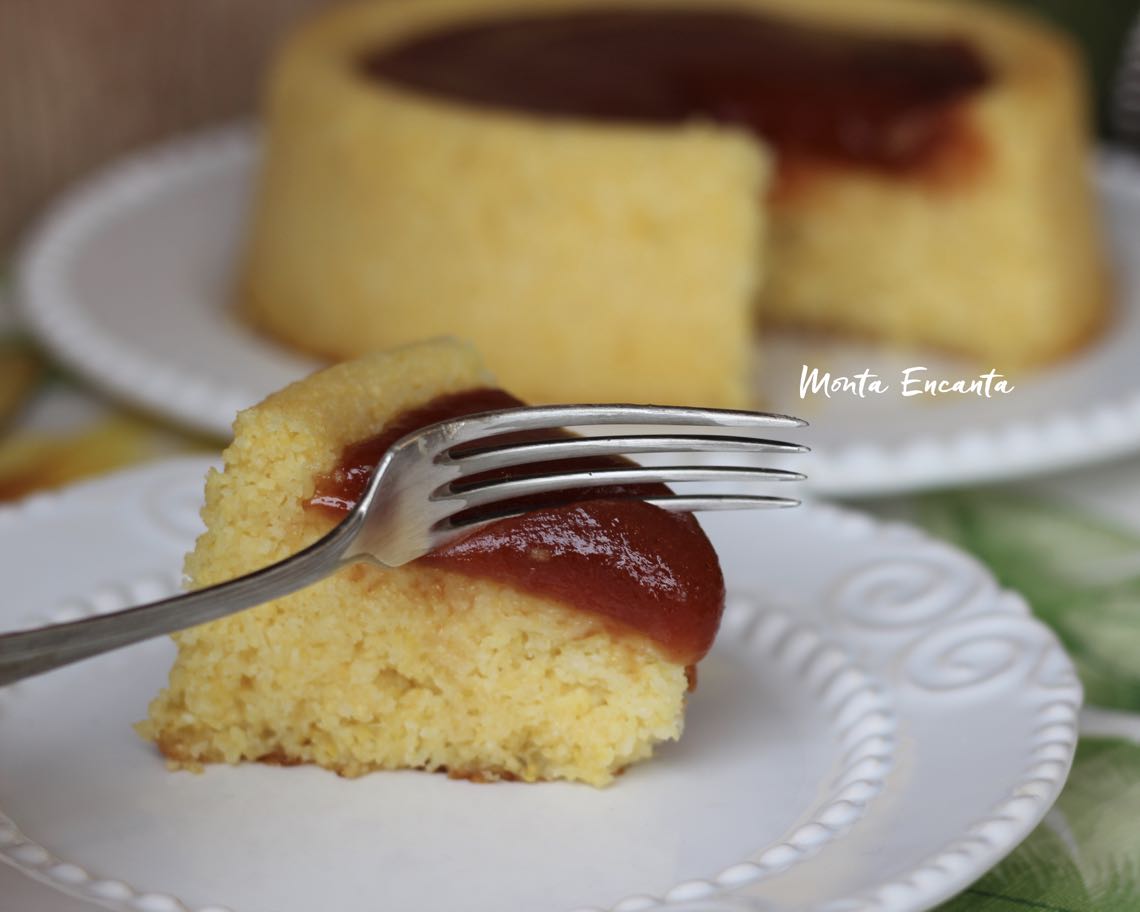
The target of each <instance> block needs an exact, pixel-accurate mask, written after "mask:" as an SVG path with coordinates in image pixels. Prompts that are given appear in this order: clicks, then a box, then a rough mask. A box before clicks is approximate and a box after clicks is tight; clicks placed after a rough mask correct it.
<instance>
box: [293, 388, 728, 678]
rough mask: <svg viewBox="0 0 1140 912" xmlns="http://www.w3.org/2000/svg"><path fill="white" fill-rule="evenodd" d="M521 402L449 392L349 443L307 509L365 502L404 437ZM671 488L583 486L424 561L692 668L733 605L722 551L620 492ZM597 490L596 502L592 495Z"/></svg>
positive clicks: (540, 468) (692, 526)
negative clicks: (548, 604) (727, 605)
mask: <svg viewBox="0 0 1140 912" xmlns="http://www.w3.org/2000/svg"><path fill="white" fill-rule="evenodd" d="M522 404H523V403H522V402H520V401H519V400H518V399H516V398H514V397H513V396H511V395H510V394H508V393H505V392H503V391H502V390H497V389H477V390H468V391H465V392H462V393H455V394H450V395H445V396H440V397H438V398H436V399H433V400H432V401H430V402H428V403H427V404H426V405H423V406H421V407H419V408H415V409H412V410H410V411H407V412H405V413H403V414H402V415H399V416H397V417H396V418H395V419H393V420H392V421H390V422H389V423H388V424H387V425H386V426H385V427H384V429H383V430H382V431H381V432H380V433H379V434H377V435H376V436H374V437H370V438H368V439H366V440H361V441H358V442H356V443H353V444H350V445H349V446H347V447H346V448H345V449H344V452H343V453H342V455H341V459H340V462H339V463H338V465H337V466H336V467H335V468H334V469H333V470H332V471H331V472H329V473H328V474H326V475H321V476H319V477H318V478H317V483H316V491H315V493H314V496H313V498H312V499H311V500H310V501H309V502H308V506H309V507H310V508H311V509H315V510H321V511H323V512H325V513H328V514H330V515H333V516H334V517H339V516H342V515H344V514H345V513H347V512H348V511H349V510H350V509H351V508H352V507H353V506H354V505H355V504H356V502H357V501H358V500H359V498H360V497H361V495H362V494H363V493H364V490H365V488H366V487H367V485H368V482H369V481H370V480H371V478H372V473H373V471H374V470H375V467H376V464H377V463H378V462H379V461H380V459H381V458H382V457H383V455H384V453H385V452H387V450H388V449H389V448H390V447H391V446H392V444H394V443H395V442H396V441H397V440H398V439H399V438H400V437H402V436H404V435H405V434H408V433H410V432H412V431H414V430H417V429H419V428H421V427H424V426H425V425H428V424H432V423H434V422H436V421H444V420H446V419H448V418H458V417H462V416H463V415H471V414H474V413H476V412H483V411H489V410H492V409H502V408H512V407H515V406H519V405H522ZM539 436H546V437H549V436H550V435H549V433H546V434H541V433H539V434H536V433H534V432H529V433H527V432H524V433H520V434H512V435H509V438H508V437H507V436H506V435H504V436H501V437H496V438H494V441H497V442H498V441H503V442H505V440H507V439H509V440H511V441H518V442H522V441H525V440H533V439H538V437H539ZM486 442H487V441H480V443H481V444H485V443H486ZM618 463H620V460H616V459H613V458H605V457H601V458H597V457H595V458H590V459H573V460H568V459H567V460H558V461H551V462H545V463H540V464H536V465H534V466H523V467H521V468H519V469H511V470H509V474H510V475H512V476H517V475H526V474H534V473H535V472H546V471H551V470H572V469H581V468H590V467H593V468H596V467H598V466H602V465H614V464H618ZM505 474H506V473H505V472H497V473H487V476H480V477H490V476H495V475H505ZM667 491H668V489H667V488H666V487H664V486H663V485H627V486H623V487H607V488H604V489H578V490H576V491H574V492H573V493H574V497H575V498H581V499H578V500H575V501H574V502H573V503H569V504H565V505H560V506H544V507H541V508H539V509H535V510H532V511H531V512H529V513H525V514H523V515H522V516H515V517H510V518H507V519H501V520H497V521H495V522H493V523H491V524H489V525H487V526H484V527H482V528H480V529H477V530H476V531H474V532H472V533H470V534H468V535H466V536H464V537H462V538H459V539H457V540H456V541H454V542H451V543H450V544H448V545H446V546H445V547H443V548H440V549H438V550H436V551H433V552H432V553H430V554H427V555H425V556H424V557H421V558H419V559H418V561H417V563H420V564H426V565H428V566H433V567H439V568H441V569H445V570H450V571H453V572H456V573H463V574H466V575H468V576H474V577H481V578H487V579H493V580H498V581H501V582H505V583H508V584H510V585H512V586H514V587H516V588H518V589H521V590H524V591H527V592H532V593H534V594H536V595H540V596H543V597H546V598H552V599H556V600H558V601H560V602H563V603H564V604H568V605H571V606H573V607H575V608H579V609H581V610H584V611H590V612H593V613H595V614H597V615H599V616H601V617H602V618H603V619H605V620H607V621H610V622H612V623H613V624H615V625H617V627H618V628H619V629H620V628H623V627H624V628H632V629H633V630H636V631H637V632H639V633H641V634H643V635H645V636H647V637H649V638H650V639H652V640H653V641H655V642H656V643H657V644H658V645H659V646H660V647H661V649H662V650H663V652H665V653H666V654H667V655H668V656H669V657H670V658H671V659H672V660H673V661H676V662H678V663H684V664H692V663H695V662H696V661H698V660H699V659H700V658H701V657H702V656H703V655H704V654H705V653H706V652H707V651H708V649H709V647H710V646H711V645H712V641H713V638H714V637H715V636H716V631H717V627H718V626H719V624H720V617H721V613H722V611H723V609H724V579H723V577H722V575H721V572H720V565H719V563H718V561H717V557H716V552H715V551H713V548H712V545H711V544H710V543H709V540H708V538H706V536H705V534H704V532H703V531H702V530H701V528H700V526H699V525H698V523H697V521H696V520H695V519H694V518H693V517H692V516H690V515H687V514H679V513H668V512H666V511H665V510H662V509H660V508H659V507H655V506H652V505H651V504H646V503H642V502H639V501H622V500H614V499H612V497H613V496H614V495H615V494H621V493H640V494H647V493H666V492H667ZM594 496H596V497H597V499H593V500H591V499H589V498H590V497H594ZM607 496H609V498H611V499H606V498H607Z"/></svg>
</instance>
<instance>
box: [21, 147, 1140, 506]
mask: <svg viewBox="0 0 1140 912" xmlns="http://www.w3.org/2000/svg"><path fill="white" fill-rule="evenodd" d="M256 165H257V141H256V135H255V133H254V131H253V130H252V129H251V128H249V127H231V128H227V129H224V130H220V131H215V132H213V133H209V134H205V135H202V136H198V137H194V138H191V139H185V140H179V141H176V142H173V143H170V144H168V145H166V146H162V147H160V148H158V149H156V150H152V151H149V152H146V153H143V154H142V155H139V156H137V157H135V158H133V159H131V160H128V161H127V162H125V163H124V164H122V165H119V166H117V167H114V168H112V169H111V170H109V171H107V172H105V173H104V174H102V175H99V176H97V177H95V178H94V179H92V180H91V181H89V182H88V183H86V184H84V185H83V186H81V187H80V188H79V189H77V190H76V191H74V192H73V193H71V194H70V195H68V196H66V197H65V198H64V199H63V200H61V202H60V203H59V204H58V205H57V206H56V207H55V208H54V209H53V210H52V211H51V212H50V213H49V214H48V215H47V217H46V218H45V219H44V221H43V222H42V224H41V225H40V227H39V229H38V230H37V231H36V232H35V233H34V235H33V236H32V238H31V239H30V242H29V243H28V245H27V247H26V248H25V251H24V254H23V256H22V258H21V263H20V268H19V270H18V276H19V286H20V291H21V295H20V297H21V299H22V302H23V306H24V311H25V313H26V315H27V318H28V320H29V322H30V325H31V327H32V329H33V330H34V331H35V332H36V333H37V335H38V336H39V337H40V338H41V339H42V340H43V342H44V343H45V344H46V345H47V346H48V347H49V348H51V349H52V350H53V351H54V352H55V353H56V354H57V355H58V356H59V357H60V358H61V359H62V360H63V361H65V362H66V363H68V364H70V365H72V366H73V367H74V368H75V369H76V370H77V371H79V372H81V373H83V374H85V375H86V376H87V377H88V378H89V379H90V380H92V381H93V382H95V383H97V384H99V385H101V386H103V387H104V388H106V389H107V390H109V391H110V392H112V393H114V394H116V395H119V396H121V397H123V398H126V399H128V400H130V401H132V402H134V403H136V404H138V405H141V406H143V407H145V408H149V409H151V410H154V411H156V412H158V413H160V414H163V415H166V416H169V417H170V418H173V419H176V420H178V421H181V422H183V423H185V424H187V425H189V426H191V427H193V428H196V429H199V430H203V431H207V432H210V433H214V434H219V435H222V436H228V435H229V430H230V424H231V422H232V420H233V417H234V413H235V412H236V411H237V410H238V409H240V408H243V407H245V406H247V405H251V404H253V403H254V402H257V401H258V400H260V399H261V398H263V397H264V396H265V395H266V394H268V393H269V392H272V391H273V390H275V389H278V388H279V387H281V386H283V385H284V384H285V383H287V382H289V381H291V380H294V379H296V378H297V377H299V376H302V375H303V374H306V373H308V372H309V371H311V370H312V369H313V368H314V367H316V366H317V364H316V362H314V361H311V360H309V359H307V358H304V357H301V356H299V355H297V354H294V353H292V352H289V351H286V350H284V349H282V348H280V347H278V346H277V345H275V344H274V343H273V342H272V341H270V340H268V339H264V338H261V337H260V336H258V335H257V334H255V333H254V332H253V331H251V330H250V329H249V328H248V327H246V326H244V325H242V324H241V323H239V322H238V321H237V319H236V318H235V316H234V313H233V308H232V306H231V304H232V271H233V264H234V261H235V258H236V257H237V255H238V254H239V251H240V249H241V243H242V233H243V221H244V216H245V211H246V206H247V201H248V197H249V193H250V187H251V184H252V180H253V177H254V173H255V170H256ZM1097 177H1098V183H1099V187H1100V190H1101V197H1102V201H1103V204H1104V211H1105V217H1106V220H1107V226H1108V233H1109V235H1110V238H1111V240H1112V243H1113V254H1114V259H1115V263H1116V268H1117V276H1116V278H1117V280H1118V307H1117V312H1116V314H1115V318H1114V323H1113V325H1112V326H1111V327H1110V329H1109V331H1108V332H1107V333H1105V334H1104V335H1103V336H1102V337H1101V339H1100V340H1099V341H1098V342H1097V343H1095V344H1094V345H1092V346H1090V347H1088V348H1085V349H1083V350H1082V351H1081V353H1080V354H1079V356H1077V357H1075V358H1072V359H1070V360H1068V361H1066V362H1064V363H1062V364H1059V365H1057V366H1056V367H1054V368H1051V369H1049V370H1046V371H1043V372H1039V373H1037V374H1035V375H1032V376H1029V377H1021V376H1019V377H1016V378H1014V384H1015V386H1016V389H1015V390H1014V392H1013V393H1011V394H1010V395H1009V396H1006V397H999V398H996V399H980V400H979V399H977V398H970V399H968V400H965V401H962V400H961V399H960V400H959V401H956V402H951V401H947V400H946V399H945V398H942V399H939V400H937V401H933V402H932V401H931V400H930V399H929V398H927V397H915V398H902V397H901V396H900V395H899V392H900V390H899V387H898V383H897V382H895V383H894V384H893V387H894V388H893V391H892V392H891V393H890V394H887V395H882V396H870V397H869V398H867V399H863V400H853V399H851V398H850V397H840V398H838V399H831V400H828V399H825V398H823V397H819V396H817V397H812V398H809V399H807V400H802V399H801V398H800V395H799V381H800V375H801V366H802V365H803V364H805V363H806V364H808V365H809V366H813V367H814V366H819V367H820V368H821V369H827V370H831V371H832V373H833V375H839V374H847V375H850V374H854V373H856V372H858V371H860V370H863V369H865V368H869V369H872V370H874V371H875V372H876V373H878V374H879V375H880V376H882V377H884V378H886V379H888V380H896V381H897V376H898V372H899V370H900V369H901V368H902V367H908V366H912V365H917V364H921V365H925V366H927V367H929V368H930V374H929V375H928V376H932V377H935V376H936V377H943V378H952V379H953V378H970V377H975V376H977V374H978V372H979V368H978V366H977V365H967V364H963V363H960V362H955V361H952V360H949V359H946V358H936V357H932V356H931V355H930V353H929V352H900V351H883V350H881V349H877V348H874V347H870V346H862V345H855V344H850V343H832V344H825V343H821V342H818V341H815V340H811V341H806V342H805V341H802V340H799V339H797V338H796V337H794V336H787V335H779V336H774V337H769V338H768V339H767V340H766V341H764V342H763V343H762V346H761V347H762V351H761V357H760V358H759V359H758V363H759V364H760V365H761V367H760V371H761V376H759V377H758V378H757V388H758V389H759V390H763V391H764V398H763V405H764V406H765V407H766V408H770V409H773V410H777V411H784V412H788V413H790V414H802V415H803V416H804V417H806V418H808V419H809V420H810V421H811V422H812V425H813V426H812V427H811V428H810V429H808V430H807V431H806V432H805V433H804V434H803V439H804V442H806V443H810V444H812V446H813V448H814V451H815V455H814V456H813V457H812V460H811V462H810V464H809V466H808V474H809V475H810V478H811V481H810V484H811V485H812V486H813V488H814V490H815V491H817V492H819V493H825V494H836V495H859V494H871V493H882V492H889V491H901V490H907V489H914V488H922V487H928V486H934V485H944V484H955V483H963V482H970V481H979V480H986V479H994V478H1005V477H1013V476H1019V475H1024V474H1027V473H1030V472H1036V471H1045V470H1049V469H1059V468H1065V467H1068V466H1075V465H1080V464H1083V463H1086V462H1089V461H1092V460H1096V459H1103V458H1108V457H1111V456H1114V455H1119V454H1121V453H1124V452H1128V451H1131V450H1135V449H1137V448H1140V358H1138V357H1136V354H1135V353H1136V352H1137V351H1140V250H1138V249H1137V243H1136V240H1135V239H1136V237H1137V236H1138V235H1140V167H1138V166H1137V164H1136V162H1135V161H1134V160H1132V159H1128V158H1126V157H1124V156H1123V155H1106V156H1104V157H1103V158H1102V160H1101V163H1100V167H1099V169H1098V175H1097ZM980 330H981V328H980ZM713 356H714V355H710V357H713ZM988 367H995V368H996V369H998V370H1001V365H989V366H986V367H983V368H982V369H983V370H985V369H988Z"/></svg>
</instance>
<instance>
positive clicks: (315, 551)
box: [0, 511, 363, 686]
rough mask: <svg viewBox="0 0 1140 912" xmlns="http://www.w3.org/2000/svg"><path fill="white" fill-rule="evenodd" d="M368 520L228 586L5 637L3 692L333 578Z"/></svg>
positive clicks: (0, 673)
mask: <svg viewBox="0 0 1140 912" xmlns="http://www.w3.org/2000/svg"><path fill="white" fill-rule="evenodd" d="M362 520H363V516H362V515H361V514H360V513H358V512H355V511H354V512H353V513H351V514H349V516H348V517H347V518H346V519H345V520H344V521H343V522H341V523H340V525H338V526H337V527H336V528H335V529H333V530H332V531H331V532H329V533H328V534H327V535H325V536H324V537H323V538H321V539H319V540H318V541H316V542H315V543H313V544H312V545H310V546H309V547H307V548H305V549H304V550H302V551H298V552H297V553H296V554H294V555H293V556H292V557H289V558H287V559H285V560H283V561H281V562H279V563H276V564H273V565H272V566H269V567H265V568H264V569H262V570H257V571H255V572H253V573H249V574H246V575H245V576H239V577H238V578H237V579H234V580H230V581H228V582H225V583H218V584H217V585H214V586H209V587H207V588H205V589H196V590H194V591H193V592H187V593H185V594H183V595H175V596H172V597H170V598H165V599H161V600H160V601H157V602H149V603H147V604H145V605H138V606H136V607H133V608H124V609H123V610H122V611H116V612H114V613H112V614H104V615H99V616H97V617H91V618H84V619H83V620H80V621H71V622H68V623H64V624H53V625H51V626H49V627H40V628H37V629H35V630H27V631H21V632H18V633H8V634H4V635H0V686H3V685H5V684H11V683H13V682H14V681H19V680H21V679H22V678H28V677H31V676H32V675H37V674H40V673H42V672H45V671H51V670H52V669H53V668H60V667H61V666H63V665H69V664H71V663H72V662H78V661H79V660H80V659H86V658H89V657H90V656H95V655H100V654H102V653H104V652H110V651H111V650H113V649H119V648H120V647H123V646H130V645H131V644H132V643H138V642H141V641H142V640H146V639H150V638H151V637H156V636H160V635H162V634H167V633H174V632H175V631H177V630H185V629H186V628H187V627H194V626H196V625H198V624H204V623H206V622H207V621H214V620H217V619H218V618H223V617H227V616H228V615H231V614H236V613H237V612H239V611H243V610H244V609H246V608H252V607H253V606H255V605H260V604H262V603H263V602H268V601H271V600H272V599H275V598H280V597H281V596H283V595H288V594H289V593H291V592H296V591H297V590H298V589H303V588H305V587H306V586H308V585H309V584H311V583H314V582H316V581H317V580H319V579H322V578H323V577H325V576H328V574H330V573H332V572H333V571H334V570H336V569H337V568H338V567H340V566H341V565H342V564H345V563H348V562H349V561H351V560H354V559H356V557H359V555H356V556H354V557H350V558H347V559H346V558H345V554H346V552H347V551H348V549H349V546H350V545H351V544H352V541H353V539H354V538H355V537H356V535H357V533H358V531H359V527H360V524H361V521H362Z"/></svg>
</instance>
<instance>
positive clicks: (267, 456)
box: [138, 341, 688, 785]
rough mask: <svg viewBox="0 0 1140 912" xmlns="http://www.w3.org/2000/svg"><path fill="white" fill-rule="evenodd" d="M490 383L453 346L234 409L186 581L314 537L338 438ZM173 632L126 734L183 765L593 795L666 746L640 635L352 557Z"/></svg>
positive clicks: (377, 360) (678, 711)
mask: <svg viewBox="0 0 1140 912" xmlns="http://www.w3.org/2000/svg"><path fill="white" fill-rule="evenodd" d="M488 382H490V381H489V378H488V377H487V375H486V374H485V373H484V372H483V370H482V367H481V366H480V363H479V361H478V359H477V357H476V356H475V355H474V353H473V352H472V350H471V349H469V348H467V347H465V346H462V345H460V344H458V343H453V342H446V341H441V342H434V343H427V344H423V345H418V346H410V347H408V348H405V349H402V350H399V351H396V352H393V353H391V354H385V355H376V356H370V357H368V358H364V359H362V360H360V361H356V362H350V363H345V364H341V365H337V366H335V367H332V368H329V369H328V370H325V371H322V372H321V373H318V374H316V375H314V376H313V377H310V378H309V379H307V380H304V381H301V382H300V383H297V384H294V385H293V386H290V387H288V388H287V389H285V390H283V391H282V392H280V393H277V394H275V395H273V396H270V397H269V398H268V399H267V400H266V401H265V402H263V403H261V404H260V405H257V406H255V407H253V408H251V409H249V410H247V411H245V412H243V413H242V414H241V415H240V416H239V417H238V420H237V422H236V424H235V438H234V442H233V443H232V444H231V445H230V447H229V448H228V449H227V450H226V452H225V454H224V461H225V465H224V469H223V470H222V471H221V472H213V473H211V475H210V476H209V478H208V480H207V483H206V504H205V507H204V509H203V512H202V516H203V519H204V520H205V522H206V532H205V533H204V534H203V535H202V536H201V538H200V539H199V540H198V542H197V545H196V547H195V549H194V551H193V552H192V553H191V554H190V555H189V556H188V558H187V560H186V572H187V574H188V576H189V578H190V580H191V582H192V585H194V586H196V587H197V586H205V585H209V584H211V583H215V582H218V581H221V580H225V579H229V578H232V577H234V576H236V575H239V574H241V573H246V572H249V571H251V570H254V569H256V568H258V567H261V566H264V565H265V564H267V563H270V562H272V561H275V560H279V559H281V558H283V557H285V556H287V555H289V554H291V553H294V552H295V551H297V550H299V549H300V548H302V547H304V546H305V545H307V544H309V543H310V542H312V541H314V540H315V539H316V538H318V537H319V536H320V535H322V534H323V533H325V532H327V531H328V529H329V528H330V527H331V526H332V524H333V522H334V520H332V519H330V518H328V517H325V516H323V515H321V514H319V513H317V512H315V511H312V510H306V509H305V508H304V507H303V502H304V501H306V500H307V499H308V498H310V497H311V496H312V494H313V487H314V477H315V476H316V475H318V474H320V473H322V472H325V471H327V470H329V469H330V468H331V467H332V466H333V465H334V464H335V462H336V460H337V459H338V458H339V455H340V452H341V450H342V449H343V447H344V446H345V445H346V444H349V443H353V442H355V441H357V440H360V439H362V438H365V437H367V436H370V435H372V434H375V433H377V432H378V431H379V429H380V428H382V427H383V425H384V424H385V423H386V421H387V420H388V419H390V418H392V417H394V416H395V415H398V414H400V413H401V412H404V411H406V410H408V409H409V408H412V407H414V406H416V405H420V404H422V403H424V402H426V401H428V400H430V399H433V398H435V397H437V396H439V395H442V394H445V393H449V392H458V391H461V390H464V389H469V388H472V387H477V386H483V385H486V384H487V383H488ZM175 640H176V641H177V644H178V656H177V659H176V661H175V663H174V667H173V669H172V670H171V672H170V680H169V685H168V686H167V688H166V689H165V690H164V691H163V692H162V693H161V694H160V695H159V696H158V697H157V698H156V699H155V700H154V701H153V702H152V703H151V706H150V711H149V718H148V719H147V720H146V721H144V722H142V723H140V724H139V726H138V731H139V733H140V734H141V735H142V736H143V737H144V738H146V739H148V740H151V741H153V742H155V743H156V744H157V745H158V747H159V749H160V750H161V751H162V753H163V754H164V755H165V756H166V757H167V758H168V760H169V761H170V762H171V763H172V764H173V765H175V766H178V767H181V768H186V769H200V768H201V766H202V765H203V764H208V763H239V762H242V761H251V760H260V761H264V762H272V763H281V764H293V763H315V764H318V765H320V766H322V767H325V768H328V769H332V770H335V771H337V772H338V773H340V774H342V775H345V776H358V775H361V774H363V773H367V772H369V771H371V770H378V769H396V768H416V769H426V770H446V771H447V772H448V773H450V774H451V775H453V776H461V777H466V778H474V779H481V780H493V779H502V778H510V779H521V780H525V781H535V780H543V779H571V780H578V781H582V782H587V783H590V784H592V785H605V784H606V783H608V782H610V781H611V780H612V778H613V777H614V776H615V775H616V774H617V773H618V772H620V771H621V770H622V769H623V768H624V767H625V766H627V765H628V764H630V763H633V762H635V761H637V760H640V759H643V758H645V757H648V756H649V755H650V753H651V752H652V749H653V746H654V745H655V744H656V743H658V742H660V741H664V740H669V739H675V738H677V737H679V736H680V733H681V724H682V710H683V707H684V701H685V694H686V691H687V689H688V680H687V678H686V669H685V667H684V666H683V665H681V664H678V663H676V662H673V661H670V660H669V659H667V658H666V657H664V656H663V655H662V654H661V651H660V650H659V649H658V648H657V646H656V645H655V644H654V643H652V642H650V641H649V640H647V639H645V638H644V637H640V636H637V635H634V634H632V633H628V634H624V633H623V634H621V635H615V634H614V633H612V632H611V631H609V630H607V629H606V628H605V627H604V625H603V624H602V623H601V621H599V620H598V619H597V618H596V617H594V616H592V615H590V614H588V613H586V612H582V611H578V610H575V609H572V608H568V607H567V606H565V605H563V604H560V603H557V602H554V601H551V600H549V599H544V598H540V597H538V596H535V595H532V594H528V593H524V592H521V591H518V590H516V589H513V588H511V587H510V586H508V585H505V584H502V583H498V582H494V581H488V580H484V579H476V578H472V577H468V576H463V575H459V574H456V573H451V572H448V571H446V570H441V569H436V568H430V567H423V566H419V565H416V564H410V565H406V566H404V567H401V568H398V569H393V570H388V569H381V568H378V567H375V566H372V565H365V564H355V565H352V566H350V567H348V568H345V569H343V570H341V571H339V572H337V573H336V574H334V575H333V576H331V577H329V578H327V579H325V580H323V581H322V582H320V583H317V584H315V585H313V586H310V587H309V588H307V589H305V590H302V591H301V592H298V593H295V594H294V595H291V596H288V597H286V598H282V599H278V600H277V601H274V602H271V603H269V604H266V605H262V606H260V607H258V608H254V609H252V610H249V611H246V612H242V613H239V614H237V615H234V616H232V617H229V618H225V619H223V620H220V621H216V622H213V623H211V624H207V625H203V626H201V627H198V628H194V629H192V630H188V631H185V632H183V633H181V634H178V635H176V637H175Z"/></svg>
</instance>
